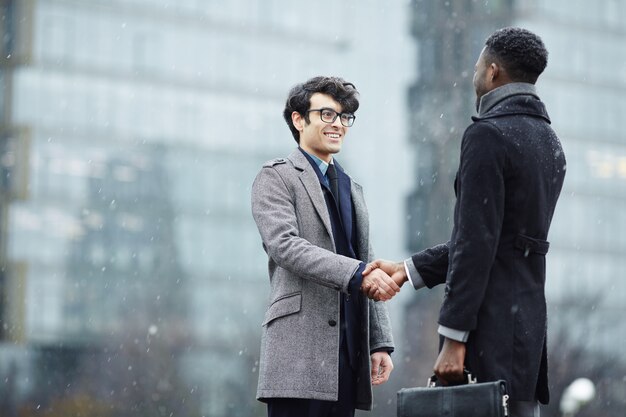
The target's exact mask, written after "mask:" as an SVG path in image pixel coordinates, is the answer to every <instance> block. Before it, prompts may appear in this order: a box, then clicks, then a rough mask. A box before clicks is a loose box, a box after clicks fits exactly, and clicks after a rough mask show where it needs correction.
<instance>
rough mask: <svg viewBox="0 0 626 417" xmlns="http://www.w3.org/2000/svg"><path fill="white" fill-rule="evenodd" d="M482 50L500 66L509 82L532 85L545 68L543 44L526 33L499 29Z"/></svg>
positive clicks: (546, 52) (510, 28) (545, 56)
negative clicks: (509, 78)
mask: <svg viewBox="0 0 626 417" xmlns="http://www.w3.org/2000/svg"><path fill="white" fill-rule="evenodd" d="M485 46H486V49H485V53H486V54H487V55H488V57H489V58H491V59H493V60H494V61H495V62H497V63H498V64H499V65H502V66H503V67H504V69H505V70H506V72H507V73H508V75H509V77H511V80H513V81H517V82H526V83H531V84H534V83H535V82H537V78H539V75H540V74H541V73H542V72H543V70H544V69H545V68H546V65H548V51H547V50H546V47H545V45H544V44H543V41H542V40H541V38H540V37H539V36H537V35H535V34H534V33H532V32H531V31H529V30H526V29H522V28H517V27H507V28H502V29H499V30H497V31H495V32H494V33H493V34H492V35H491V36H489V38H487V41H485Z"/></svg>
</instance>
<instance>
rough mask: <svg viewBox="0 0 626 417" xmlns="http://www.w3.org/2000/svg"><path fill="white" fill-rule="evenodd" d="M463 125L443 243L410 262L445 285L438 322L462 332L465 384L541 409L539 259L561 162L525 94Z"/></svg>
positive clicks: (537, 104) (544, 388)
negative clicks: (501, 385) (501, 387)
mask: <svg viewBox="0 0 626 417" xmlns="http://www.w3.org/2000/svg"><path fill="white" fill-rule="evenodd" d="M472 119H473V121H474V123H473V124H471V125H470V126H469V127H468V128H467V130H466V131H465V133H464V135H463V141H462V145H461V158H460V165H459V170H458V173H457V177H456V181H455V193H456V197H457V200H456V206H455V211H454V228H453V231H452V237H451V239H450V241H449V242H448V243H446V244H443V245H439V246H435V247H433V248H430V249H427V250H425V251H422V252H420V253H417V254H415V255H413V257H412V259H413V262H414V264H415V266H416V268H417V270H418V272H419V273H420V275H421V277H422V279H423V280H424V282H425V284H426V285H427V286H428V287H433V286H435V285H437V284H441V283H444V282H445V284H446V287H445V297H444V301H443V305H442V307H441V311H440V316H439V324H441V325H443V326H446V327H449V328H452V329H456V330H463V331H470V333H469V339H468V340H467V343H466V347H467V352H466V358H465V365H466V367H467V368H468V369H469V370H470V372H472V374H473V376H475V377H477V379H478V381H479V382H486V381H493V380H498V379H504V380H506V381H507V385H508V389H509V395H510V397H511V399H512V400H516V401H533V400H538V401H540V402H542V403H548V401H549V390H548V375H547V352H546V330H547V315H546V300H545V279H546V277H545V271H546V259H545V255H546V253H547V251H548V246H549V243H548V242H547V236H548V230H549V228H550V222H551V220H552V215H553V213H554V208H555V206H556V203H557V199H558V197H559V194H560V192H561V187H562V185H563V179H564V176H565V156H564V154H563V149H562V148H561V144H560V141H559V139H558V137H557V135H556V134H555V133H554V131H553V130H552V128H551V127H550V119H549V117H548V114H547V112H546V109H545V106H544V104H543V103H542V102H541V101H540V100H539V99H538V98H537V97H536V96H534V95H531V94H519V95H513V96H510V97H507V98H505V99H504V100H502V101H500V102H499V103H497V104H496V105H495V106H494V107H493V108H491V109H490V110H488V111H487V112H486V113H485V114H483V115H481V116H480V117H473V118H472Z"/></svg>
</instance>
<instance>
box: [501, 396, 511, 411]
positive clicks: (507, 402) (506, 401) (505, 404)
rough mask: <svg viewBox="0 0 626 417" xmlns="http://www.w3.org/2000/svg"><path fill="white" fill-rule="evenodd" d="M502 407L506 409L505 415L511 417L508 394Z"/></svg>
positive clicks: (503, 397)
mask: <svg viewBox="0 0 626 417" xmlns="http://www.w3.org/2000/svg"><path fill="white" fill-rule="evenodd" d="M502 407H503V408H504V415H505V416H508V415H509V396H508V395H507V394H504V395H503V396H502Z"/></svg>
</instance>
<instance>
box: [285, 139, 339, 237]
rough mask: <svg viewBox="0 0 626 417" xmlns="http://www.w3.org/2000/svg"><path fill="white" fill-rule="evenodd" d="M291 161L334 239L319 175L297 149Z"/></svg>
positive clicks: (292, 154) (291, 156)
mask: <svg viewBox="0 0 626 417" xmlns="http://www.w3.org/2000/svg"><path fill="white" fill-rule="evenodd" d="M289 160H290V161H291V162H293V166H294V167H295V168H296V169H297V170H299V171H301V172H300V181H301V182H302V185H303V186H304V189H305V190H306V192H307V194H308V195H309V197H310V198H311V202H312V203H313V207H315V211H317V214H318V215H319V216H320V218H321V219H322V223H324V227H325V228H326V231H327V232H328V234H329V236H330V237H331V239H332V238H333V229H332V226H331V224H330V214H328V207H326V200H324V194H323V191H322V185H321V184H320V180H319V178H318V177H317V174H316V173H315V171H313V167H311V164H310V163H309V161H308V160H307V159H306V157H305V156H304V155H303V154H302V152H300V150H298V149H296V150H295V151H293V152H292V153H291V155H289ZM333 240H334V239H333Z"/></svg>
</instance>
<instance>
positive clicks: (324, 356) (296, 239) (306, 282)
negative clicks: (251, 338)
mask: <svg viewBox="0 0 626 417" xmlns="http://www.w3.org/2000/svg"><path fill="white" fill-rule="evenodd" d="M351 197H352V203H353V206H354V215H355V216H356V227H357V228H356V233H357V236H358V248H356V250H357V253H358V254H359V256H361V259H360V260H359V259H352V258H349V257H346V256H343V255H339V254H336V253H335V243H334V241H333V234H332V230H331V220H330V215H329V213H328V209H327V206H326V202H325V200H324V195H323V191H322V188H321V185H320V183H319V179H318V177H317V175H316V173H315V171H314V169H313V167H312V166H311V165H310V163H309V162H308V160H307V159H306V157H305V156H304V155H303V154H302V152H300V151H299V150H298V149H296V150H295V151H294V152H293V153H292V154H291V155H290V156H289V157H288V158H286V159H284V158H280V159H275V160H272V161H269V162H267V163H265V164H264V165H263V168H262V169H261V171H260V172H259V174H258V175H257V177H256V179H255V181H254V184H253V186H252V214H253V217H254V220H255V222H256V224H257V227H258V229H259V233H260V235H261V239H262V241H263V248H264V249H265V251H266V252H267V254H268V267H269V278H270V284H271V292H270V300H269V305H268V308H267V311H266V313H265V317H264V319H263V323H262V326H263V332H262V339H261V357H260V366H259V383H258V391H257V398H258V399H259V400H261V401H263V400H264V399H268V398H307V399H317V400H326V401H337V398H338V388H339V387H338V378H339V332H340V326H339V325H336V323H339V306H340V300H341V297H340V292H344V293H347V291H348V283H349V281H350V279H351V278H352V276H353V274H354V273H355V271H356V270H357V268H358V267H359V265H360V262H361V261H363V262H368V261H369V260H371V259H372V258H373V254H372V252H371V247H370V244H369V222H368V214H367V208H366V206H365V200H364V198H363V191H362V189H361V186H360V185H358V184H357V183H355V182H354V181H352V180H351ZM359 297H363V295H362V294H359ZM361 305H362V306H363V307H362V310H361V324H362V326H363V328H362V329H361V330H362V332H361V333H362V334H364V335H366V337H364V338H363V339H362V340H361V351H362V352H370V351H371V350H373V349H378V348H385V347H389V348H393V340H392V335H391V327H390V323H389V316H388V313H387V309H386V307H385V305H384V303H382V302H374V301H371V300H368V299H367V298H364V299H363V302H362V303H361ZM333 322H334V323H333ZM356 407H357V408H359V409H365V410H369V409H371V407H372V387H371V382H370V359H369V355H362V356H361V359H360V364H359V369H358V383H357V399H356Z"/></svg>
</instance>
